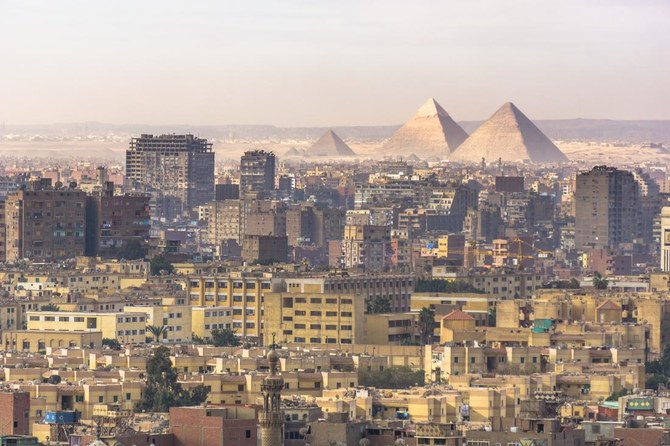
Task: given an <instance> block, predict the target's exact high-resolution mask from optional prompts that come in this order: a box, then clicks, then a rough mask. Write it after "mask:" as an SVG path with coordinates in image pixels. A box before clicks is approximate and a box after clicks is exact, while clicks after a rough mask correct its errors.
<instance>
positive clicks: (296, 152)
mask: <svg viewBox="0 0 670 446" xmlns="http://www.w3.org/2000/svg"><path fill="white" fill-rule="evenodd" d="M304 154H305V153H304V151H303V150H298V149H296V148H295V147H291V148H290V149H288V150H287V151H286V153H284V156H286V157H289V156H303V155H304Z"/></svg>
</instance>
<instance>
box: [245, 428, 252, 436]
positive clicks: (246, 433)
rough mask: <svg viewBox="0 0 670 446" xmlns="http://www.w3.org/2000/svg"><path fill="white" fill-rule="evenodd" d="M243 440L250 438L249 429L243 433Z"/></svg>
mask: <svg viewBox="0 0 670 446" xmlns="http://www.w3.org/2000/svg"><path fill="white" fill-rule="evenodd" d="M244 438H251V431H250V430H249V429H247V430H246V431H244Z"/></svg>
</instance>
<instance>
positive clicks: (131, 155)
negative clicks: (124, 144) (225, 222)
mask: <svg viewBox="0 0 670 446" xmlns="http://www.w3.org/2000/svg"><path fill="white" fill-rule="evenodd" d="M126 178H127V181H128V183H130V184H129V185H130V186H132V187H133V188H136V189H137V188H139V189H141V190H145V191H147V192H151V194H152V196H153V197H154V198H156V197H157V198H158V199H159V200H160V199H162V198H167V199H168V200H169V199H172V200H174V207H172V208H170V209H168V208H166V207H163V210H162V212H158V213H155V216H156V217H165V218H174V217H176V216H179V215H182V214H184V213H188V212H190V211H191V210H192V209H193V208H194V207H196V206H199V205H201V204H204V203H207V202H209V201H212V200H214V152H213V151H212V144H211V143H209V142H207V140H206V139H202V138H197V137H195V136H193V135H160V136H154V135H141V136H140V137H139V138H133V139H132V140H131V141H130V146H129V148H128V150H127V151H126Z"/></svg>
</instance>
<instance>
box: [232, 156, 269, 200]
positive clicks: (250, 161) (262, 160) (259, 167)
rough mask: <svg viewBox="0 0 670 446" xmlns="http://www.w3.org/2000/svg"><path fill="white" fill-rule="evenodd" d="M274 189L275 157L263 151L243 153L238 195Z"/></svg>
mask: <svg viewBox="0 0 670 446" xmlns="http://www.w3.org/2000/svg"><path fill="white" fill-rule="evenodd" d="M274 189H275V155H274V153H272V152H266V151H264V150H254V151H249V152H245V153H244V155H243V156H242V159H241V161H240V194H241V195H243V194H246V193H247V192H266V193H269V192H272V191H274Z"/></svg>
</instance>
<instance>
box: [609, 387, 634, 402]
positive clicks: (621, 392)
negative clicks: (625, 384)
mask: <svg viewBox="0 0 670 446" xmlns="http://www.w3.org/2000/svg"><path fill="white" fill-rule="evenodd" d="M628 393H629V392H628V389H621V390H619V391H618V392H614V393H613V394H611V395H610V396H608V397H607V399H606V400H605V401H619V398H621V397H622V396H626V395H628Z"/></svg>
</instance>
